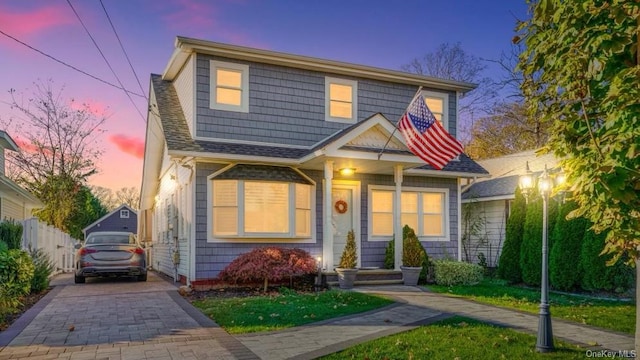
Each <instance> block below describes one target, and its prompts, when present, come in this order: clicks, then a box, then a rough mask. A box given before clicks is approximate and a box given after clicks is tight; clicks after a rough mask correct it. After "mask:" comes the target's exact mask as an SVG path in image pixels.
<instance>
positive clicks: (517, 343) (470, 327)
mask: <svg viewBox="0 0 640 360" xmlns="http://www.w3.org/2000/svg"><path fill="white" fill-rule="evenodd" d="M535 344H536V337H535V336H533V335H529V334H524V333H520V332H517V331H515V330H511V329H507V328H500V327H496V326H492V325H488V324H485V323H482V322H479V321H476V320H473V319H469V318H464V317H461V316H454V317H451V318H449V319H446V320H443V321H440V322H437V323H434V324H431V325H428V326H421V327H419V328H417V329H415V330H411V331H407V332H404V333H400V334H396V335H392V336H387V337H384V338H380V339H376V340H372V341H369V342H366V343H362V344H359V345H356V346H354V347H351V348H349V349H346V350H344V351H342V352H338V353H335V354H331V355H328V356H325V357H323V358H321V359H325V360H332V359H336V360H337V359H370V360H374V359H584V358H585V351H586V350H585V349H581V348H579V347H577V346H574V345H570V344H567V343H564V342H559V341H555V347H556V351H555V352H552V353H546V354H539V353H537V352H535Z"/></svg>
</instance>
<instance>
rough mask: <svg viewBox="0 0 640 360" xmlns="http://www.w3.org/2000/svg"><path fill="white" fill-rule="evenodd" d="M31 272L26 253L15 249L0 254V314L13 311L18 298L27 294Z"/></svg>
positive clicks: (31, 267) (29, 288)
mask: <svg viewBox="0 0 640 360" xmlns="http://www.w3.org/2000/svg"><path fill="white" fill-rule="evenodd" d="M33 270H34V267H33V262H32V261H31V257H30V256H29V254H27V253H26V252H24V251H22V250H16V249H12V250H8V251H3V252H0V314H6V313H9V312H12V311H14V310H15V308H16V307H17V306H19V305H20V298H21V297H23V296H25V295H27V294H29V291H30V290H31V280H32V279H33Z"/></svg>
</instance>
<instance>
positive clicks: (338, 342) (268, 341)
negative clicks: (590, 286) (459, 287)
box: [236, 285, 634, 360]
mask: <svg viewBox="0 0 640 360" xmlns="http://www.w3.org/2000/svg"><path fill="white" fill-rule="evenodd" d="M355 291H360V292H366V293H373V294H380V295H386V296H389V297H391V298H394V299H395V300H397V301H399V303H398V304H396V305H392V306H389V307H386V308H383V309H381V310H378V311H372V312H367V313H365V314H360V315H354V316H349V317H345V318H339V319H334V320H329V321H324V322H321V323H315V324H311V325H307V326H301V327H297V328H295V329H290V330H284V331H277V332H270V333H259V334H248V335H241V336H236V338H237V339H239V340H240V342H242V344H244V345H245V346H246V347H247V348H249V349H250V350H251V351H252V352H253V353H255V354H257V355H259V356H260V358H262V359H269V360H280V359H314V358H317V357H320V356H323V355H327V354H331V353H334V352H338V351H341V350H344V349H346V348H348V347H351V346H353V345H356V344H359V343H362V342H365V341H369V340H373V339H377V338H380V337H383V336H388V335H392V334H396V333H399V332H403V331H407V330H411V329H414V328H416V327H418V326H420V325H425V324H429V323H432V322H435V321H438V320H441V319H443V318H446V317H449V316H452V315H453V314H457V315H463V316H467V317H471V318H476V319H479V320H483V321H486V322H490V323H494V324H498V325H502V326H506V327H510V328H513V329H515V330H519V331H524V332H528V333H532V334H536V333H537V327H538V316H537V315H533V314H526V313H522V312H519V311H512V310H506V309H502V308H497V307H494V306H490V305H483V304H479V303H476V302H473V301H468V300H462V299H458V298H452V297H448V296H445V295H440V294H436V293H429V292H424V291H422V290H421V289H419V288H415V287H407V286H400V285H394V286H370V287H357V288H356V289H355ZM553 334H554V336H555V337H556V338H560V339H562V340H565V341H567V342H570V343H574V344H577V345H581V346H583V347H585V348H589V349H592V350H595V349H608V350H614V351H617V350H632V349H634V338H633V337H632V336H631V335H626V334H621V333H616V332H608V331H604V330H600V329H596V328H593V327H589V326H584V325H578V324H574V323H570V322H567V321H562V320H557V319H554V320H553ZM594 344H598V345H594ZM531 346H532V347H533V346H534V344H532V345H531Z"/></svg>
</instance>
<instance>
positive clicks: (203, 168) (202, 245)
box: [196, 163, 458, 279]
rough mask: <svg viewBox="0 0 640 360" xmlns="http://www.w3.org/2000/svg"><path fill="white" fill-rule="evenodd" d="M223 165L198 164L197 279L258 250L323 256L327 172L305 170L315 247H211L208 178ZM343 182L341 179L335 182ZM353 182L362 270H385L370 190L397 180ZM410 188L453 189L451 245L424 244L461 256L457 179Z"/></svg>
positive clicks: (409, 183)
mask: <svg viewBox="0 0 640 360" xmlns="http://www.w3.org/2000/svg"><path fill="white" fill-rule="evenodd" d="M222 167H223V165H218V164H208V163H198V164H197V171H196V254H197V255H196V279H212V278H215V277H216V276H218V274H219V272H220V271H222V270H223V269H224V268H225V267H226V266H227V265H228V264H229V263H230V262H231V261H233V259H235V258H236V257H237V256H239V255H241V254H243V253H246V252H248V251H250V250H252V249H254V248H257V247H265V246H284V247H298V248H302V249H305V250H307V251H309V252H310V253H311V254H312V255H313V256H318V255H321V254H322V239H323V231H322V221H323V220H322V206H323V202H322V201H323V196H322V194H323V188H322V182H323V172H322V171H315V170H302V172H303V173H305V174H306V175H307V176H308V177H310V178H311V179H313V181H315V183H316V192H315V196H316V198H315V202H316V242H315V243H313V244H301V243H286V242H285V243H208V242H207V197H208V196H209V194H207V177H208V176H209V175H211V174H212V173H214V172H216V171H218V170H219V169H221V168H222ZM341 179H342V178H341V177H340V176H339V175H337V176H336V177H335V180H341ZM349 180H357V181H360V184H361V194H360V199H361V204H360V207H361V208H360V209H361V214H362V216H361V223H360V233H361V244H362V247H361V249H362V253H361V263H362V266H378V267H383V263H384V252H385V247H386V245H387V242H385V241H367V239H368V223H367V221H368V220H367V219H368V203H369V200H368V186H369V185H385V186H393V185H394V181H393V176H391V175H375V174H359V175H358V176H356V177H355V178H349ZM403 186H406V187H429V188H447V189H449V198H450V204H449V225H450V228H449V233H450V241H447V242H443V241H433V242H430V241H423V245H424V246H425V248H426V250H427V253H428V254H429V256H432V257H434V258H441V257H443V256H445V254H448V255H449V256H452V257H456V256H457V251H458V250H457V239H458V208H457V196H458V195H457V183H456V180H455V179H444V178H424V177H415V176H406V177H404V179H403Z"/></svg>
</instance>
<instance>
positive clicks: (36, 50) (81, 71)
mask: <svg viewBox="0 0 640 360" xmlns="http://www.w3.org/2000/svg"><path fill="white" fill-rule="evenodd" d="M0 34H2V35H4V36H6V37H8V38H9V39H11V40H13V41H15V42H17V43H18V44H20V45H23V46H25V47H27V48H29V49H31V50H33V51H35V52H37V53H39V54H40V55H43V56H46V57H48V58H49V59H51V60H53V61H55V62H57V63H58V64H61V65H63V66H66V67H68V68H70V69H72V70H75V71H77V72H79V73H81V74H83V75H86V76H88V77H90V78H92V79H94V80H98V81H100V82H101V83H103V84H106V85H109V86H111V87H114V88H116V89H118V90H122V91H124V92H125V93H127V94H131V95H135V96H138V97H141V98H145V99H146V96H144V95H141V94H138V93H135V92H133V91H129V90H127V89H125V88H124V86H122V87H120V86H118V85H116V84H113V83H110V82H108V81H107V80H103V79H101V78H99V77H97V76H95V75H92V74H89V73H88V72H86V71H84V70H81V69H79V68H77V67H75V66H73V65H70V64H67V63H66V62H64V61H62V60H59V59H57V58H55V57H54V56H52V55H49V54H47V53H45V52H43V51H41V50H38V49H36V48H35V47H33V46H31V45H29V44H27V43H25V42H23V41H21V40H19V39H17V38H15V37H13V36H11V35H9V34H7V33H6V32H4V31H2V30H0Z"/></svg>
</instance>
